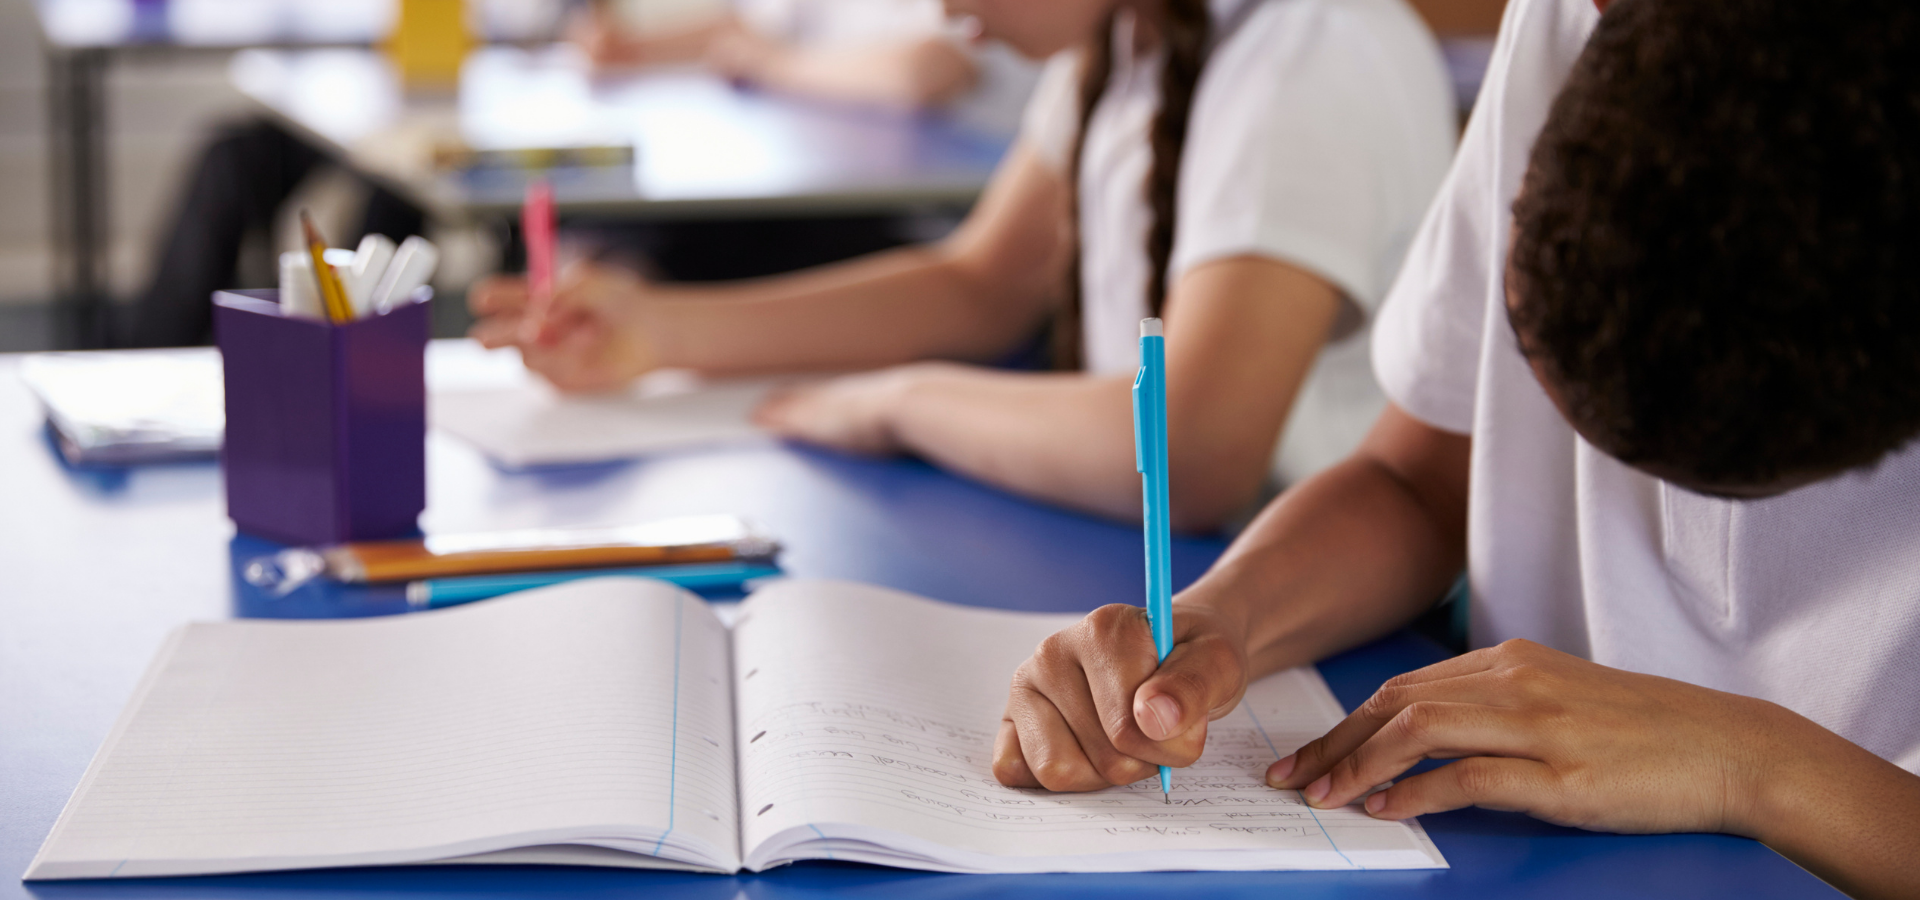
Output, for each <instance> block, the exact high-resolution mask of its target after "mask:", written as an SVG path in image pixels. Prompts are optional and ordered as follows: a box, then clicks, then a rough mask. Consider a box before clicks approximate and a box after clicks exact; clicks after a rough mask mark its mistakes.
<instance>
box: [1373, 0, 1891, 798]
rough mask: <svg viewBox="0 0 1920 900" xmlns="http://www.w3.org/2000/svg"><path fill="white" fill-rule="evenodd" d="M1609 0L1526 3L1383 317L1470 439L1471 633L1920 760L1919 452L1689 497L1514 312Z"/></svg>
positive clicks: (1441, 410) (1401, 394)
mask: <svg viewBox="0 0 1920 900" xmlns="http://www.w3.org/2000/svg"><path fill="white" fill-rule="evenodd" d="M1597 21H1598V14H1597V13H1596V12H1595V10H1594V6H1593V3H1592V2H1591V0H1514V2H1513V3H1512V5H1510V6H1509V7H1508V10H1507V14H1506V19H1505V21H1504V22H1503V24H1502V25H1501V33H1500V38H1499V42H1498V44H1497V45H1496V48H1495V50H1494V56H1493V61H1492V65H1491V68H1490V69H1489V71H1488V75H1487V80H1486V84H1485V87H1483V88H1482V89H1481V93H1480V100H1479V102H1478V103H1477V104H1476V105H1475V107H1474V113H1473V120H1472V122H1471V123H1470V124H1469V125H1468V127H1467V133H1466V137H1465V138H1464V140H1463V142H1462V146H1461V151H1460V157H1459V160H1458V161H1457V162H1456V163H1455V164H1454V167H1453V171H1452V173H1451V174H1449V176H1448V179H1447V184H1446V186H1445V187H1443V188H1442V189H1441V194H1440V197H1439V198H1438V199H1437V200H1436V201H1435V204H1434V207H1433V209H1432V211H1431V212H1430V214H1429V215H1428V217H1427V221H1426V223H1425V225H1424V226H1423V227H1422V229H1421V232H1420V237H1419V239H1418V240H1417V241H1416V242H1415V244H1414V247H1413V250H1412V251H1411V252H1410V253H1409V254H1408V257H1407V264H1406V268H1405V269H1404V270H1403V271H1402V272H1401V274H1400V278H1399V281H1398V283H1397V284H1396V285H1395V286H1394V289H1393V292H1392V294H1391V295H1390V296H1389V298H1388V300H1387V304H1386V307H1385V308H1384V309H1383V310H1382V311H1381V313H1380V316H1379V321H1378V323H1377V324H1376V326H1375V330H1374V338H1373V340H1374V360H1375V369H1376V371H1377V373H1378V375H1379V377H1380V384H1381V385H1382V386H1383V387H1384V388H1385V390H1386V392H1387V396H1389V397H1391V398H1392V399H1393V402H1394V403H1396V404H1398V405H1399V406H1400V407H1402V408H1403V409H1405V410H1406V411H1407V412H1408V413H1410V414H1412V415H1413V416H1415V417H1417V418H1419V419H1421V420H1422V421H1425V422H1427V423H1429V424H1431V425H1433V426H1435V427H1438V428H1442V429H1446V430H1448V431H1454V432H1460V433H1470V434H1471V435H1472V437H1473V461H1472V470H1471V471H1472V475H1471V477H1472V483H1471V488H1470V495H1469V500H1468V547H1467V551H1468V553H1467V555H1468V575H1469V580H1470V582H1471V585H1472V599H1471V601H1470V603H1471V607H1470V612H1471V621H1472V639H1473V643H1474V645H1475V646H1481V647H1484V646H1489V645H1492V644H1496V643H1499V642H1500V641H1503V640H1507V639H1509V638H1528V639H1530V640H1534V641H1537V642H1539V643H1542V644H1546V645H1548V646H1551V647H1555V648H1558V649H1560V650H1564V651H1566V652H1569V653H1574V654H1579V655H1582V656H1586V657H1588V658H1590V659H1592V660H1594V661H1596V662H1599V663H1602V664H1605V665H1608V666H1614V667H1617V668H1621V669H1628V670H1632V671H1635V672H1645V673H1649V674H1654V675H1663V676H1666V677H1670V678H1677V679H1681V680H1684V681H1689V682H1692V683H1694V684H1699V685H1704V686H1706V687H1710V688H1715V689H1718V690H1724V691H1731V692H1733V693H1737V694H1744V695H1748V696H1754V697H1761V698H1765V699H1767V700H1772V701H1774V702H1777V703H1780V704H1782V705H1784V706H1786V707H1788V708H1790V709H1793V710H1795V711H1796V712H1799V713H1801V714H1802V715H1805V716H1807V717H1809V718H1811V719H1813V720H1814V721H1815V722H1818V723H1820V724H1821V725H1823V726H1825V727H1827V728H1829V729H1831V730H1833V731H1835V732H1838V733H1839V734H1841V735H1842V736H1844V737H1846V738H1847V739H1849V740H1851V741H1853V742H1855V743H1857V744H1859V745H1861V746H1863V747H1865V748H1866V749H1868V750H1870V751H1872V752H1874V753H1876V754H1878V755H1879V756H1881V757H1882V758H1885V759H1887V760H1890V761H1892V762H1894V763H1896V764H1898V765H1900V766H1902V767H1904V768H1906V769H1907V770H1909V771H1920V446H1910V447H1908V448H1906V449H1904V450H1902V451H1900V452H1898V453H1895V454H1893V455H1892V456H1890V457H1888V458H1886V459H1885V460H1883V461H1882V462H1881V463H1880V464H1879V465H1878V466H1876V467H1874V468H1872V469H1871V470H1866V471H1858V472H1852V473H1848V474H1845V475H1842V476H1839V477H1836V478H1832V479H1829V480H1827V481H1823V482H1820V483H1817V484H1813V485H1809V486H1807V487H1804V488H1801V489H1799V490H1796V491H1793V492H1790V493H1788V494H1785V495H1783V496H1779V497H1774V498H1770V499H1765V500H1750V501H1731V500H1720V499H1715V498H1711V497H1705V496H1701V495H1699V494H1695V493H1691V492H1689V491H1687V490H1684V489H1682V488H1679V487H1676V486H1674V485H1671V484H1668V483H1666V482H1664V481H1661V480H1660V479H1658V478H1654V477H1653V476H1650V475H1646V474H1643V473H1641V472H1639V471H1637V470H1635V469H1632V468H1630V467H1628V466H1626V465H1624V464H1622V463H1620V462H1618V461H1616V460H1614V459H1613V458H1612V457H1610V456H1607V455H1606V454H1605V453H1602V452H1600V451H1599V450H1597V449H1595V448H1594V447H1593V446H1592V445H1590V444H1588V443H1587V442H1586V441H1585V440H1582V439H1581V438H1580V437H1579V435H1577V434H1576V433H1575V432H1574V431H1573V429H1572V428H1571V427H1570V426H1569V425H1568V424H1567V423H1566V420H1565V419H1563V418H1562V417H1561V416H1560V414H1559V412H1558V411H1557V410H1556V409H1555V408H1554V406H1553V404H1552V402H1551V401H1549V400H1548V399H1547V396H1546V394H1545V393H1544V392H1543V391H1542V390H1541V388H1540V385H1539V384H1538V382H1536V381H1535V380H1534V376H1533V373H1532V371H1531V369H1529V368H1528V366H1527V363H1526V361H1525V360H1524V359H1523V358H1522V357H1521V356H1520V353H1519V350H1518V348H1517V345H1516V343H1515V340H1514V337H1513V334H1512V331H1511V330H1510V328H1509V326H1508V324H1507V315H1506V306H1505V303H1504V299H1503V296H1502V295H1503V287H1502V283H1501V277H1500V275H1501V273H1502V272H1503V271H1504V270H1505V266H1504V257H1505V252H1506V243H1507V239H1506V235H1507V231H1508V226H1509V225H1510V223H1511V221H1512V216H1511V214H1510V212H1509V208H1510V206H1511V204H1512V202H1513V197H1514V194H1515V193H1516V191H1517V190H1518V188H1519V184H1520V179H1521V175H1522V173H1523V172H1524V170H1525V167H1526V164H1527V157H1528V153H1529V151H1530V150H1531V148H1532V145H1533V140H1534V137H1535V135H1537V134H1538V133H1539V131H1540V128H1541V126H1542V124H1543V123H1544V122H1545V121H1546V116H1547V112H1548V109H1549V107H1550V105H1551V103H1552V101H1553V98H1554V96H1555V94H1556V93H1557V92H1558V91H1559V88H1560V85H1561V84H1563V83H1564V82H1565V80H1566V77H1567V73H1568V71H1569V69H1570V68H1571V67H1572V65H1573V62H1574V59H1575V57H1577V56H1578V55H1579V53H1580V51H1581V49H1582V47H1583V46H1584V45H1585V43H1586V39H1587V35H1588V34H1589V33H1591V31H1592V30H1593V27H1594V25H1595V23H1596V22H1597Z"/></svg>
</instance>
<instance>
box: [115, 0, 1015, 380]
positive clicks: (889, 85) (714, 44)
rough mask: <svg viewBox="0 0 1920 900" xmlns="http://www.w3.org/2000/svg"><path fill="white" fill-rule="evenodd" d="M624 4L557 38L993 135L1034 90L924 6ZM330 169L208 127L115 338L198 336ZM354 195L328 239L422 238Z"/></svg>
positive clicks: (680, 233) (647, 242)
mask: <svg viewBox="0 0 1920 900" xmlns="http://www.w3.org/2000/svg"><path fill="white" fill-rule="evenodd" d="M647 5H648V6H649V7H654V6H660V7H667V6H673V5H674V4H647ZM632 6H635V4H618V3H591V4H587V5H586V6H584V7H582V8H581V9H579V10H577V11H576V14H575V15H574V17H573V18H572V20H571V22H572V24H571V26H570V27H569V28H568V29H567V34H568V37H569V38H570V39H572V40H573V41H575V42H576V43H578V44H579V45H580V46H581V47H582V49H583V50H585V51H586V52H587V55H588V57H589V59H590V60H592V61H593V62H594V64H595V65H596V67H599V68H602V69H609V70H612V69H627V68H636V67H648V66H666V65H692V64H702V65H706V66H708V67H709V68H711V69H712V70H713V71H715V72H717V73H719V74H721V75H723V76H725V77H728V78H732V79H734V80H736V81H738V82H741V83H743V84H746V85H749V86H754V87H759V88H764V89H767V90H774V91H779V92H781V93H784V94H789V95H794V96H803V97H813V98H819V99H825V100H829V101H836V102H845V103H850V104H869V105H876V106H882V107H886V108H889V109H894V110H918V109H927V108H933V107H942V106H949V107H954V108H955V110H956V111H957V112H959V113H960V114H961V115H962V116H963V117H964V118H966V119H967V120H968V121H970V122H971V123H973V124H978V125H982V126H984V127H988V128H992V127H996V126H998V127H1000V128H1001V129H1002V130H1007V129H1010V128H1011V127H1012V125H1011V120H1012V119H1013V118H1015V117H1017V115H1018V110H1019V109H1020V105H1021V103H1022V102H1023V100H1024V98H1025V93H1026V91H1027V90H1028V89H1029V88H1030V87H1031V83H1032V76H1031V73H1030V72H1028V71H1027V67H1026V66H1024V65H1023V64H1022V63H1020V62H1019V61H1017V60H1013V59H1012V57H1011V55H1010V54H998V55H994V54H987V55H985V56H983V55H982V54H980V53H977V52H976V51H975V50H974V49H972V48H970V47H969V46H967V44H966V43H965V42H964V41H962V40H960V39H958V38H957V37H955V36H952V35H949V34H948V33H946V29H945V24H944V19H943V17H942V15H941V14H940V10H939V6H938V4H937V2H932V0H745V2H742V3H740V4H739V5H737V6H731V5H728V4H725V3H696V4H694V5H692V6H689V5H688V4H684V3H682V4H678V6H680V7H684V8H686V11H685V12H684V13H683V14H682V15H680V16H678V17H677V21H673V22H669V23H664V25H663V27H658V28H643V27H639V26H641V25H643V24H645V23H644V22H643V21H642V19H641V18H640V17H638V16H635V15H632V14H630V12H629V11H626V10H625V9H624V8H623V7H632ZM1003 120H1004V121H1003ZM339 163H340V161H339V160H336V159H333V158H332V157H331V156H330V155H329V154H328V152H327V151H325V150H323V149H321V148H319V147H317V146H315V145H313V144H312V143H310V142H309V141H307V140H306V139H304V138H302V137H299V136H296V135H294V134H292V133H290V132H289V131H287V130H286V129H285V128H283V127H281V126H280V125H278V124H277V123H275V122H273V121H271V120H268V119H265V118H258V119H250V120H245V121H241V122H237V123H232V124H228V125H225V126H222V127H221V128H220V129H218V131H216V133H215V135H214V137H213V140H212V141H211V142H210V143H209V145H208V147H207V149H206V150H204V151H203V152H202V153H201V156H200V158H199V160H198V162H197V163H196V164H195V165H194V167H193V170H192V175H191V176H190V177H189V179H188V182H187V184H186V186H185V190H184V191H183V193H182V195H181V198H180V200H179V202H178V205H177V206H176V212H175V213H174V215H173V217H172V219H171V224H170V225H169V227H167V228H164V229H162V231H161V233H162V234H163V235H165V237H164V243H163V244H162V245H161V247H160V248H159V250H158V252H157V253H156V256H155V261H154V265H153V267H152V271H153V273H154V274H153V277H152V279H151V281H150V282H149V283H148V286H147V288H146V289H145V290H144V291H143V292H142V293H141V295H140V297H139V298H138V300H137V302H136V303H135V305H134V308H133V310H132V313H131V319H130V321H129V322H128V323H127V326H128V327H127V329H126V331H125V332H124V334H123V335H122V337H121V340H122V342H123V343H125V344H128V345H131V346H174V345H182V344H196V343H203V342H205V341H206V340H208V338H209V337H210V336H211V327H212V309H211V306H210V303H209V298H210V296H211V294H212V293H213V292H214V291H216V290H220V289H222V288H231V287H237V286H240V285H239V284H238V277H239V275H238V268H239V262H240V256H241V252H242V246H243V245H244V244H245V242H246V238H247V236H248V235H249V234H262V233H268V232H270V231H271V229H272V226H273V222H274V220H275V217H276V216H277V215H278V214H279V212H280V209H281V207H282V205H284V204H285V203H286V201H287V199H288V198H289V197H290V196H292V195H293V193H294V191H295V190H296V189H297V188H299V186H300V185H301V184H302V182H304V181H306V180H307V178H308V177H309V176H310V175H312V174H313V173H315V172H317V171H319V170H321V169H324V168H328V167H331V166H337V165H339ZM365 188H366V192H367V196H368V199H367V201H366V205H365V208H364V213H363V215H362V217H361V220H360V227H359V229H358V230H357V231H356V232H355V233H350V234H341V235H333V236H332V237H333V238H334V240H335V242H336V243H337V244H339V245H343V246H349V247H351V246H353V245H354V244H356V243H357V242H358V240H359V235H361V234H367V233H375V232H377V233H381V234H385V235H387V236H388V237H390V238H393V239H394V240H396V241H398V240H401V239H403V238H405V237H406V236H408V235H411V234H419V233H421V232H422V231H424V229H425V227H426V219H425V216H424V214H423V213H422V212H421V211H420V210H419V209H418V208H416V207H415V206H413V205H412V204H411V203H409V202H407V201H406V200H404V199H403V198H401V197H399V196H397V195H395V194H393V193H391V192H389V191H387V190H385V189H383V188H380V187H379V186H377V185H372V184H367V185H366V186H365ZM898 231H899V229H898V228H897V227H896V223H894V222H893V221H892V220H891V219H888V218H867V219H846V218H841V219H827V220H813V219H808V220H789V221H785V222H767V223H749V222H703V223H697V224H691V225H676V226H657V225H656V226H649V227H644V228H637V229H632V230H630V231H629V232H628V233H627V237H628V238H629V239H630V242H631V243H633V244H635V245H638V249H639V251H640V252H639V254H638V256H639V257H641V259H639V260H638V261H640V262H642V263H643V264H644V265H645V266H646V267H647V269H648V270H649V271H653V272H658V273H660V274H662V275H664V276H666V277H669V278H674V279H681V278H691V279H696V280H697V279H707V278H714V277H721V276H728V277H742V276H748V275H758V274H764V273H766V272H772V271H785V270H788V269H793V268H797V267H801V266H806V265H814V264H818V263H822V262H827V261H831V260H837V259H844V258H846V257H848V256H852V255H857V254H859V253H864V252H871V251H872V250H875V249H881V248H885V247H891V246H896V245H898V244H899V243H901V242H902V238H900V237H899V236H898ZM716 244H725V245H728V246H729V248H730V247H731V246H732V245H735V244H761V245H768V246H770V248H771V249H770V252H768V253H764V254H760V255H757V256H754V258H753V259H752V260H751V261H750V262H751V264H750V265H747V266H745V267H742V266H741V265H740V257H741V256H742V254H740V253H738V252H732V251H731V250H729V251H728V252H723V253H715V252H713V251H712V248H713V247H714V246H715V245H716ZM266 268H267V270H269V271H271V269H272V267H271V266H268V267H266Z"/></svg>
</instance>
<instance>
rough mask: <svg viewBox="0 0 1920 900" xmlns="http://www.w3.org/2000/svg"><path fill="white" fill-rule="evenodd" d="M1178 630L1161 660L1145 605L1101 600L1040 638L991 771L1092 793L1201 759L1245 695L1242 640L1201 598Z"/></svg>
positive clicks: (1186, 608)
mask: <svg viewBox="0 0 1920 900" xmlns="http://www.w3.org/2000/svg"><path fill="white" fill-rule="evenodd" d="M1173 629H1174V630H1173V637H1174V648H1173V652H1172V653H1170V654H1168V655H1167V660H1166V662H1165V663H1164V664H1156V663H1155V661H1154V660H1155V656H1156V654H1155V652H1154V646H1153V632H1152V629H1151V628H1150V627H1149V626H1148V624H1147V616H1146V612H1145V611H1144V610H1142V609H1141V608H1139V607H1137V606H1125V605H1120V604H1114V605H1111V606H1103V607H1101V608H1099V609H1096V610H1094V611H1093V612H1091V613H1089V614H1088V615H1087V617H1086V618H1085V619H1082V620H1080V622H1079V623H1078V624H1075V625H1074V626H1072V627H1070V628H1068V629H1066V630H1065V631H1061V632H1059V633H1058V634H1055V635H1053V636H1052V637H1050V638H1047V639H1046V640H1045V641H1043V642H1042V643H1041V644H1040V647H1039V649H1037V650H1035V651H1034V654H1033V656H1032V657H1031V658H1029V659H1028V660H1027V661H1026V662H1025V663H1024V664H1022V665H1021V666H1020V668H1019V670H1018V671H1016V672H1015V673H1014V676H1013V686H1012V689H1011V690H1010V691H1009V692H1008V696H1007V711H1006V713H1005V715H1004V716H1003V717H1002V719H1001V722H1000V735H999V737H998V738H997V739H996V740H995V741H994V747H993V774H994V777H996V778H998V779H1000V782H1001V783H1002V784H1005V785H1008V786H1010V787H1029V788H1033V787H1038V788H1046V789H1047V790H1053V791H1094V790H1099V789H1101V788H1104V787H1107V786H1109V785H1115V784H1131V783H1133V782H1135V781H1139V780H1141V779H1143V778H1148V777H1151V776H1153V775H1154V774H1155V767H1156V766H1161V765H1166V766H1187V765H1191V764H1192V763H1193V761H1194V760H1196V759H1199V758H1200V751H1201V749H1202V747H1204V746H1205V744H1206V742H1207V723H1208V722H1210V721H1212V720H1214V719H1217V718H1219V717H1221V716H1223V715H1226V714H1227V713H1229V712H1231V711H1233V708H1234V707H1235V706H1236V705H1238V704H1239V703H1240V695H1241V694H1243V693H1245V692H1246V688H1247V678H1246V672H1247V659H1246V652H1245V649H1244V648H1245V646H1246V641H1245V639H1244V638H1242V637H1240V636H1239V634H1238V632H1237V630H1236V629H1235V628H1234V627H1233V625H1232V623H1231V622H1230V621H1229V620H1228V619H1227V617H1226V616H1224V615H1222V614H1221V613H1219V612H1216V611H1214V610H1211V609H1207V608H1204V607H1198V606H1191V605H1183V604H1175V605H1174V607H1173Z"/></svg>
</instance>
